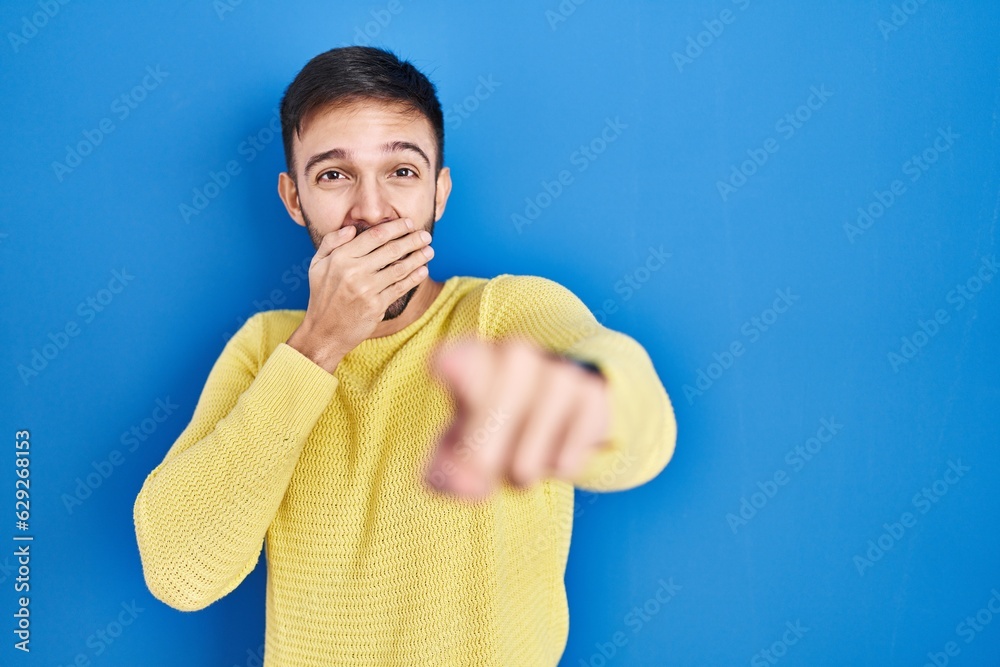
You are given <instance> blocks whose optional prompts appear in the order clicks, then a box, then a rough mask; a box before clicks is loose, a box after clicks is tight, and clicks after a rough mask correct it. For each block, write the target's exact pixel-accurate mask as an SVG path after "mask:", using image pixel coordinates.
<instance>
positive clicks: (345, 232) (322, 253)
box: [310, 225, 357, 267]
mask: <svg viewBox="0 0 1000 667" xmlns="http://www.w3.org/2000/svg"><path fill="white" fill-rule="evenodd" d="M356 231H357V230H356V229H355V228H354V227H353V226H352V225H345V226H344V227H341V228H340V229H338V230H336V231H333V232H330V233H328V234H324V235H323V240H322V241H320V243H319V247H318V248H316V254H315V255H314V256H313V259H312V262H311V263H310V267H311V266H312V265H313V264H315V263H316V262H318V261H319V260H321V259H323V258H324V257H326V256H328V255H329V254H330V253H331V252H333V251H334V250H336V249H337V248H339V247H340V246H342V245H344V244H345V243H347V242H348V241H350V240H351V239H352V238H354V233H355V232H356Z"/></svg>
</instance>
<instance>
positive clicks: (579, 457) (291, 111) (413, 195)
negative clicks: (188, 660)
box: [134, 47, 676, 667]
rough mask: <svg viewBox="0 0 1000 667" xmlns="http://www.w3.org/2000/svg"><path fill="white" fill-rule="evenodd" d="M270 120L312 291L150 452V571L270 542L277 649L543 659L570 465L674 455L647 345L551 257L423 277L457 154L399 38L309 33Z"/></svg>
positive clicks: (607, 467) (631, 471) (282, 313)
mask: <svg viewBox="0 0 1000 667" xmlns="http://www.w3.org/2000/svg"><path fill="white" fill-rule="evenodd" d="M281 121H282V129H283V139H284V146H285V157H286V163H287V167H288V171H287V173H282V174H280V176H279V179H278V192H279V194H280V196H281V199H282V201H283V202H284V203H285V207H286V208H287V210H288V213H289V215H290V216H291V217H292V219H293V220H295V222H297V223H298V224H299V225H302V226H304V227H305V228H306V229H307V230H308V232H309V234H310V236H311V238H312V241H313V244H314V245H315V247H316V253H315V256H314V257H313V259H312V262H311V264H310V268H309V301H308V305H307V308H306V310H305V311H301V310H272V311H266V312H261V313H257V314H256V315H254V316H253V317H251V318H250V319H249V320H248V321H247V322H246V323H245V324H244V325H243V327H242V328H241V329H240V330H239V331H238V332H237V333H236V334H235V335H234V336H233V337H232V339H230V341H229V342H228V343H227V345H226V347H225V349H224V350H223V352H222V354H221V356H220V357H219V359H218V360H217V361H216V363H215V365H214V366H213V368H212V370H211V373H210V374H209V376H208V380H207V382H206V384H205V387H204V389H203V391H202V395H201V397H200V399H199V401H198V404H197V406H196V407H195V410H194V415H193V417H192V419H191V422H190V423H189V424H188V426H187V427H186V428H185V430H184V432H183V433H181V435H180V437H179V438H178V439H177V441H176V442H175V443H174V444H173V446H172V447H171V448H170V450H169V451H168V452H167V454H166V456H165V457H164V460H163V461H162V463H160V464H159V465H158V466H157V467H156V468H155V469H154V470H153V471H152V472H150V474H149V475H148V476H147V478H146V480H145V482H144V484H143V487H142V490H141V491H140V493H139V495H138V497H137V498H136V502H135V507H134V519H135V528H136V536H137V540H138V545H139V551H140V556H141V560H142V566H143V572H144V576H145V579H146V583H147V585H148V586H149V589H150V591H151V592H152V593H153V595H155V596H156V597H157V598H158V599H160V600H162V601H163V602H165V603H166V604H168V605H170V606H172V607H175V608H177V609H180V610H184V611H193V610H198V609H202V608H204V607H206V606H207V605H209V604H211V603H212V602H214V601H216V600H218V599H219V598H221V597H223V596H225V595H227V594H228V593H229V592H230V591H232V590H233V589H234V588H236V586H238V585H239V583H240V582H241V581H242V580H243V579H244V578H245V577H246V576H247V574H249V573H250V572H251V571H252V570H253V569H254V567H255V566H256V564H257V561H258V558H259V556H260V552H261V550H262V549H263V547H264V545H265V543H266V547H267V562H268V568H267V600H266V604H267V617H266V633H265V655H264V660H265V667H293V666H294V667H305V666H307V665H309V666H317V667H318V666H320V665H322V666H324V667H328V666H330V665H407V666H409V667H413V666H423V665H428V666H429V665H449V666H451V665H468V666H470V667H471V666H473V665H474V666H476V667H484V666H492V665H497V666H504V667H509V666H511V665H518V666H521V665H531V666H535V665H555V664H556V663H557V662H558V661H559V658H560V656H561V655H562V653H563V649H564V648H565V643H566V638H567V634H568V622H569V621H568V609H567V602H566V593H565V585H564V582H563V576H564V573H565V566H566V558H567V554H568V550H569V544H570V536H571V530H572V520H573V489H574V486H576V487H579V488H582V489H588V490H591V491H610V490H623V489H628V488H632V487H635V486H638V485H640V484H643V483H645V482H647V481H649V480H650V479H652V478H653V477H655V476H656V475H657V474H658V473H659V472H660V471H661V470H662V469H663V467H664V466H665V465H666V463H667V461H668V460H669V459H670V457H671V456H672V454H673V450H674V441H675V438H676V424H675V421H674V414H673V411H672V408H671V404H670V401H669V398H668V397H667V394H666V392H665V390H664V388H663V385H662V384H661V382H660V381H659V379H658V377H657V375H656V372H655V369H654V368H653V365H652V363H651V361H650V359H649V356H648V355H647V354H646V352H645V350H644V349H643V348H642V347H641V346H640V345H639V344H638V343H637V342H636V341H634V340H633V339H632V338H630V337H628V336H627V335H625V334H622V333H618V332H615V331H612V330H610V329H607V328H605V327H603V326H601V325H600V324H598V323H597V321H596V319H595V318H594V316H593V314H592V313H591V312H590V311H589V310H588V309H587V308H586V306H585V305H584V304H583V303H582V302H581V301H580V300H579V299H578V298H577V297H575V296H574V295H573V294H572V293H571V292H570V291H569V290H567V289H566V288H564V287H562V286H561V285H559V284H558V283H556V282H554V281H551V280H548V279H545V278H541V277H537V276H514V275H510V274H503V275H500V276H497V277H495V278H492V279H486V278H478V277H468V276H455V277H452V278H449V279H448V280H446V281H445V282H444V283H441V282H437V281H434V280H432V279H431V278H430V277H429V275H428V272H427V269H426V264H427V262H428V260H429V258H430V256H431V255H432V252H431V251H430V245H429V241H430V239H431V234H430V232H433V229H434V223H435V222H436V221H438V220H439V219H440V218H441V216H442V215H443V213H444V209H445V204H446V203H447V200H448V195H449V193H450V191H451V178H450V172H449V169H448V167H445V166H443V164H444V150H443V149H444V129H443V118H442V113H441V105H440V103H439V102H438V99H437V93H436V90H435V88H434V86H433V85H432V84H431V83H430V81H428V80H427V78H426V77H425V76H424V75H423V74H421V73H420V72H418V71H417V70H416V69H415V68H414V67H413V66H412V65H411V64H410V63H408V62H401V61H400V60H398V59H397V58H396V57H395V56H394V55H393V54H391V53H389V52H388V51H384V50H380V49H374V48H366V47H346V48H339V49H333V50H331V51H328V52H326V53H323V54H321V55H319V56H316V57H315V58H313V59H312V60H311V61H310V62H309V63H308V64H307V65H306V66H305V68H303V70H302V71H301V72H300V73H299V74H298V75H297V76H296V78H295V80H294V81H293V82H292V84H291V85H290V86H289V88H288V89H287V91H286V92H285V95H284V98H283V100H282V103H281ZM424 232H427V233H426V234H425V233H424Z"/></svg>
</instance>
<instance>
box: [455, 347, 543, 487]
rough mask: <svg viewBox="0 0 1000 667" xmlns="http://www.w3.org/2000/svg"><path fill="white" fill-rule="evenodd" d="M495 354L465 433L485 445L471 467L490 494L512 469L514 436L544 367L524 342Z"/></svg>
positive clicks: (470, 412)
mask: <svg viewBox="0 0 1000 667" xmlns="http://www.w3.org/2000/svg"><path fill="white" fill-rule="evenodd" d="M493 352H494V363H493V369H492V370H493V373H492V375H491V376H487V377H485V378H483V379H484V380H486V381H487V386H488V391H487V392H486V394H485V396H484V397H483V400H479V401H475V402H473V403H472V404H471V406H470V407H471V409H470V411H469V419H468V422H467V423H466V425H465V429H464V435H465V436H467V437H471V438H473V439H474V440H475V441H477V442H478V441H480V440H483V441H484V442H483V445H482V447H480V448H479V449H478V450H477V451H476V452H475V456H473V457H472V460H471V461H470V462H469V464H468V465H470V466H471V467H472V468H473V469H474V470H475V471H476V472H478V473H479V474H481V475H482V476H483V477H484V480H485V482H486V486H487V489H488V490H492V488H493V487H494V486H495V485H496V483H497V482H499V481H500V478H501V477H502V476H504V474H505V473H506V471H507V470H508V468H509V464H510V460H511V458H512V454H513V448H514V436H515V435H516V434H517V433H518V431H520V430H521V425H522V423H523V422H524V419H525V417H526V416H527V415H528V413H529V411H530V407H531V404H532V401H534V400H535V391H536V387H537V378H538V374H539V372H540V371H541V367H542V358H541V357H540V356H539V355H538V353H537V352H536V351H535V349H534V348H533V346H532V345H531V344H529V343H528V342H526V341H523V340H519V339H509V340H506V341H503V342H501V343H500V344H499V345H496V346H493ZM480 430H485V431H486V432H485V433H483V432H482V431H480ZM476 431H480V432H478V433H477V432H476Z"/></svg>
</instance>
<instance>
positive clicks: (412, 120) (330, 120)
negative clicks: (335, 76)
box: [295, 99, 436, 157]
mask: <svg viewBox="0 0 1000 667" xmlns="http://www.w3.org/2000/svg"><path fill="white" fill-rule="evenodd" d="M394 140H406V141H412V142H413V143H416V144H418V145H420V146H422V147H423V148H424V150H426V151H427V154H428V156H429V157H431V152H432V151H435V150H436V143H435V142H434V130H433V128H432V127H431V124H430V121H428V120H427V118H426V117H425V116H424V115H423V114H422V113H420V112H419V111H417V110H416V109H413V108H412V107H408V106H405V105H403V104H400V103H397V102H387V101H382V100H369V99H365V100H359V101H354V102H350V103H347V104H338V105H335V106H326V107H322V108H320V109H317V110H315V111H313V112H312V113H311V114H309V115H308V116H307V117H305V118H304V119H303V121H302V131H301V132H300V133H298V134H297V135H296V136H295V145H296V146H295V154H296V155H297V156H298V155H303V154H309V153H311V152H318V151H323V150H329V149H331V148H345V149H348V150H353V151H355V152H357V153H358V154H359V155H361V154H364V153H365V152H366V151H369V152H372V153H374V152H376V151H377V149H378V147H379V146H381V145H382V144H383V143H385V142H386V141H394Z"/></svg>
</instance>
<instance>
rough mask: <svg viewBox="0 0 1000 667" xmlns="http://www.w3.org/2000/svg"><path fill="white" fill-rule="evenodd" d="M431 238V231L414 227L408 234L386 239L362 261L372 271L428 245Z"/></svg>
mask: <svg viewBox="0 0 1000 667" xmlns="http://www.w3.org/2000/svg"><path fill="white" fill-rule="evenodd" d="M369 231H370V230H369ZM432 238H433V237H432V236H431V233H430V232H429V231H427V230H426V229H416V230H414V231H412V232H410V233H409V234H404V235H403V236H400V237H399V238H394V239H391V240H389V241H386V242H385V243H384V244H383V245H382V246H380V247H378V248H376V249H375V250H373V251H371V252H370V253H369V254H368V255H366V256H365V257H364V258H363V259H362V263H363V264H364V266H365V267H366V268H367V269H368V270H370V271H371V272H372V273H374V272H375V271H378V270H380V269H383V268H385V267H387V266H389V265H390V264H392V263H393V262H395V261H398V260H400V259H404V258H406V257H407V256H408V255H412V254H413V253H414V252H415V251H417V250H420V249H421V248H423V247H425V246H427V245H429V244H430V242H431V239H432Z"/></svg>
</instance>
